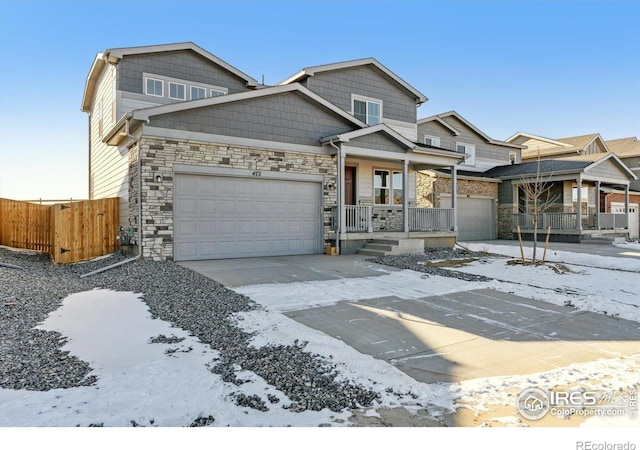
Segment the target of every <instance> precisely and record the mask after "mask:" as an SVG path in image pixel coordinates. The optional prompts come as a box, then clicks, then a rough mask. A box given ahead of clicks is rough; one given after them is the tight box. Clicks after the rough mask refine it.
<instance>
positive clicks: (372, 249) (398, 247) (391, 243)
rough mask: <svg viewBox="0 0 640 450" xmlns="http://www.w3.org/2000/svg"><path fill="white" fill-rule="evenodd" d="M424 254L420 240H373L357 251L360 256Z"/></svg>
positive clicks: (422, 242) (422, 243)
mask: <svg viewBox="0 0 640 450" xmlns="http://www.w3.org/2000/svg"><path fill="white" fill-rule="evenodd" d="M422 252H424V241H423V240H422V239H373V240H371V241H369V242H367V243H366V244H365V246H364V247H363V248H361V249H360V250H358V253H359V254H361V255H368V256H387V255H404V254H407V253H422Z"/></svg>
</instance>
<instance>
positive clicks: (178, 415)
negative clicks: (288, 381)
mask: <svg viewBox="0 0 640 450" xmlns="http://www.w3.org/2000/svg"><path fill="white" fill-rule="evenodd" d="M39 328H42V329H47V330H55V331H59V332H60V333H62V335H63V336H66V337H67V338H68V343H67V344H66V345H65V346H64V348H63V350H68V351H70V352H71V353H72V354H74V355H76V356H78V357H79V358H80V359H82V360H84V361H87V362H89V363H90V364H91V366H92V367H93V368H94V369H95V370H94V371H93V372H92V373H91V375H95V376H97V377H98V382H97V383H96V384H94V385H93V386H87V387H76V388H69V389H54V390H50V391H46V392H39V391H27V390H10V389H0V426H5V427H6V426H18V427H21V426H57V427H60V426H63V427H75V426H77V425H80V426H88V425H90V424H104V426H109V427H128V426H131V424H132V423H131V421H132V420H133V421H135V422H136V423H138V424H140V425H144V426H164V427H167V426H188V425H189V424H191V423H192V422H193V421H194V420H195V419H196V418H198V416H203V417H207V416H209V415H212V416H213V417H214V418H215V423H214V424H213V425H214V426H287V425H290V424H295V425H298V426H317V425H318V424H320V423H331V422H333V421H334V418H340V417H342V418H343V419H345V418H346V417H347V416H348V414H347V413H343V414H342V415H341V414H336V413H334V412H331V411H329V410H323V411H319V412H310V411H306V412H303V413H293V412H290V411H289V410H286V409H284V408H282V406H281V405H282V404H283V403H285V402H286V401H287V400H286V399H285V398H284V396H283V395H282V394H281V393H279V392H277V391H275V390H274V389H273V388H271V387H270V386H268V385H267V384H266V382H265V381H264V380H262V379H261V378H260V377H258V376H256V375H255V374H243V375H247V376H250V377H251V378H252V381H253V382H252V383H245V384H244V385H243V386H242V391H243V392H244V393H246V394H247V395H250V394H256V393H259V394H261V395H263V394H267V393H273V394H274V395H276V396H278V397H279V398H280V399H281V401H280V403H279V404H277V405H278V407H272V408H271V409H270V410H269V411H267V412H260V411H257V410H255V409H251V408H244V407H239V406H236V405H235V401H234V398H233V395H232V394H234V393H235V392H237V391H238V388H237V387H236V386H235V385H233V384H230V383H224V382H222V380H221V378H220V376H219V375H214V374H212V373H211V372H209V370H208V368H207V367H208V365H209V363H211V361H212V360H213V359H214V358H215V357H216V356H217V352H216V351H214V350H212V349H211V348H210V347H209V346H208V345H204V344H202V343H201V342H200V341H199V340H197V339H196V338H194V337H193V336H189V334H188V333H187V332H185V331H184V330H181V329H179V328H175V327H172V326H171V325H170V324H169V323H167V322H165V321H162V320H157V319H155V320H154V319H152V318H151V315H150V313H149V311H148V308H147V306H146V305H145V304H144V303H143V302H142V300H141V299H140V298H139V296H138V295H136V294H133V293H129V292H114V291H108V290H94V291H88V292H82V293H78V294H73V295H71V296H69V297H67V298H66V299H65V300H64V302H63V305H62V306H61V307H60V308H59V309H58V310H56V311H55V312H53V313H51V314H50V315H49V317H48V319H47V320H46V321H45V322H44V323H43V324H41V325H40V326H39ZM161 334H164V335H165V336H176V337H178V338H184V340H183V341H182V342H180V343H178V344H160V343H150V342H149V341H150V340H151V339H152V338H153V337H156V336H159V335H161ZM174 350H175V351H174ZM167 351H170V353H167ZM245 378H246V377H245Z"/></svg>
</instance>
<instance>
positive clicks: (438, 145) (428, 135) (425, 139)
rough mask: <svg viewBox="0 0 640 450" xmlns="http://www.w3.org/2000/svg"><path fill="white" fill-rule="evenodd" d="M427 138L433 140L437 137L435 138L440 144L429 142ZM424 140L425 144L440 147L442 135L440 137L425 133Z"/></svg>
mask: <svg viewBox="0 0 640 450" xmlns="http://www.w3.org/2000/svg"><path fill="white" fill-rule="evenodd" d="M427 139H431V140H432V141H433V140H434V139H435V140H437V141H438V144H437V145H436V144H427ZM422 142H424V144H425V145H433V146H434V147H440V137H438V136H432V135H430V134H425V135H424V138H423V141H422Z"/></svg>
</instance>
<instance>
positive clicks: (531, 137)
mask: <svg viewBox="0 0 640 450" xmlns="http://www.w3.org/2000/svg"><path fill="white" fill-rule="evenodd" d="M520 136H522V137H526V138H529V139H536V140H539V141H544V142H548V143H549V144H553V145H557V146H559V147H565V148H567V147H573V146H572V145H570V144H566V143H564V142H560V141H556V140H554V139H550V138H546V137H542V136H536V135H535V134H530V133H523V132H518V133H516V134H514V135H513V136H511V137H510V138H509V139H505V142H509V143H510V142H511V141H513V140H515V139H517V138H518V137H520Z"/></svg>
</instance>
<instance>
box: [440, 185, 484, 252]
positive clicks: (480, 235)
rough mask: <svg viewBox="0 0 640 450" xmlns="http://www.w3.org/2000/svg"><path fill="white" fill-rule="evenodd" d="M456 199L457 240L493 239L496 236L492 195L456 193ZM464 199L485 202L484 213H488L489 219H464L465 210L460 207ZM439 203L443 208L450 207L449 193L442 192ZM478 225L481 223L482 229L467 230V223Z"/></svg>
mask: <svg viewBox="0 0 640 450" xmlns="http://www.w3.org/2000/svg"><path fill="white" fill-rule="evenodd" d="M457 199H458V203H457V225H458V240H461V241H465V240H485V239H495V236H496V229H495V223H496V222H495V220H496V218H495V209H494V204H495V203H494V202H495V199H494V198H493V197H489V196H486V195H470V196H469V195H458V196H457ZM466 200H478V201H484V202H485V207H486V208H487V211H485V213H488V215H489V216H490V218H489V220H485V221H477V220H474V221H472V222H470V221H468V220H469V219H468V220H467V221H465V216H464V215H465V210H464V209H461V208H460V205H461V203H463V202H464V201H466ZM441 203H442V207H443V208H450V207H451V194H443V195H442V196H441ZM471 224H473V225H479V224H482V225H484V226H483V228H484V229H483V230H470V231H468V230H467V228H468V227H469V225H471Z"/></svg>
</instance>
